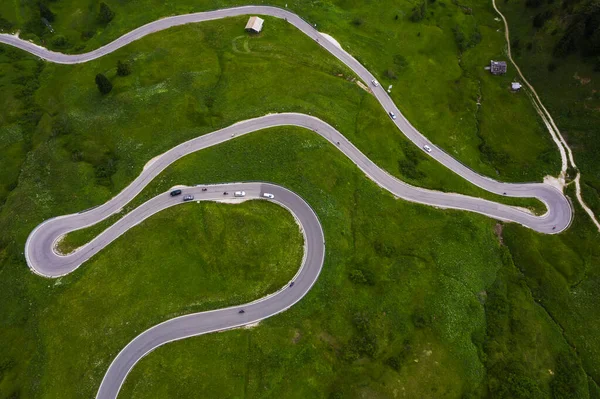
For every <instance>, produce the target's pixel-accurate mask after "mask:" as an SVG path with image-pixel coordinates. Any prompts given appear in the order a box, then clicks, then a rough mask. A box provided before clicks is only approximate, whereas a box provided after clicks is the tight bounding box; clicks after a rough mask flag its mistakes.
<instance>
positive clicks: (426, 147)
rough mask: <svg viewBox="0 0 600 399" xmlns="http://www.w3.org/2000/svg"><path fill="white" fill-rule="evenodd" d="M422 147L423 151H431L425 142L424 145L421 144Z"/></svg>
mask: <svg viewBox="0 0 600 399" xmlns="http://www.w3.org/2000/svg"><path fill="white" fill-rule="evenodd" d="M423 149H424V150H425V151H427V152H431V147H430V146H428V145H427V144H425V145H424V146H423Z"/></svg>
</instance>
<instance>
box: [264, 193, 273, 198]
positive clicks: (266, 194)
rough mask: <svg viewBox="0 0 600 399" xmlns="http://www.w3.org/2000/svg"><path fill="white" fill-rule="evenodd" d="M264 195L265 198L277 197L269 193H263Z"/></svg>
mask: <svg viewBox="0 0 600 399" xmlns="http://www.w3.org/2000/svg"><path fill="white" fill-rule="evenodd" d="M263 197H265V198H270V199H273V198H275V196H274V195H273V194H269V193H264V194H263Z"/></svg>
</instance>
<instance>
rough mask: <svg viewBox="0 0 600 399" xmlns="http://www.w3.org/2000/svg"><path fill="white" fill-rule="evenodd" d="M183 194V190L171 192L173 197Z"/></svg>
mask: <svg viewBox="0 0 600 399" xmlns="http://www.w3.org/2000/svg"><path fill="white" fill-rule="evenodd" d="M179 194H181V190H173V191H171V197H175V196H176V195H179Z"/></svg>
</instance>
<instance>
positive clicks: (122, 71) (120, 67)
mask: <svg viewBox="0 0 600 399" xmlns="http://www.w3.org/2000/svg"><path fill="white" fill-rule="evenodd" d="M129 74H131V66H130V65H129V63H127V62H122V61H120V60H119V61H117V75H119V76H127V75H129Z"/></svg>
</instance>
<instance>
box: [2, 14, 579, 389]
mask: <svg viewBox="0 0 600 399" xmlns="http://www.w3.org/2000/svg"><path fill="white" fill-rule="evenodd" d="M244 14H259V15H270V16H274V17H278V18H285V19H287V21H288V22H290V23H292V24H293V25H294V26H296V27H297V28H298V29H299V30H300V31H302V32H303V33H305V34H306V35H308V36H310V37H312V38H314V39H315V40H316V41H317V42H318V44H319V45H321V46H322V47H324V48H325V49H327V50H328V51H329V52H330V53H331V54H332V55H334V56H335V57H336V58H338V59H339V60H341V61H342V62H344V63H345V64H346V65H347V66H348V67H350V68H351V69H352V70H353V71H354V72H355V73H356V74H357V75H358V76H359V77H360V78H361V79H363V80H364V81H365V82H370V81H371V80H372V79H374V77H373V76H372V75H371V73H370V72H369V71H367V70H366V69H365V68H364V67H363V66H362V65H361V64H360V63H359V62H358V61H356V60H355V59H354V58H353V57H352V56H350V55H349V54H348V53H346V52H345V51H344V50H342V49H341V48H339V47H337V46H336V45H335V44H333V43H332V42H330V41H329V40H327V39H326V38H325V37H324V36H323V35H321V34H320V33H319V32H317V31H316V30H315V29H314V28H313V27H312V26H311V25H310V24H308V23H307V22H305V21H304V20H302V19H301V18H300V17H298V16H297V15H295V14H293V13H291V12H289V11H286V10H283V9H279V8H274V7H267V6H247V7H238V8H230V9H224V10H218V11H210V12H202V13H195V14H189V15H181V16H175V17H169V18H165V19H161V20H158V21H155V22H152V23H150V24H147V25H144V26H142V27H140V28H138V29H136V30H134V31H132V32H130V33H128V34H126V35H124V36H122V37H120V38H119V39H117V40H115V41H114V42H112V43H110V44H108V45H106V46H103V47H101V48H99V49H97V50H94V51H91V52H89V53H86V54H80V55H65V54H60V53H55V52H51V51H49V50H46V49H44V48H42V47H39V46H37V45H35V44H32V43H30V42H26V41H23V40H21V39H19V38H17V37H16V36H12V35H0V42H2V43H6V44H10V45H13V46H15V47H18V48H21V49H23V50H25V51H28V52H30V53H32V54H35V55H37V56H39V57H41V58H43V59H46V60H48V61H50V62H57V63H64V64H74V63H81V62H86V61H90V60H93V59H96V58H98V57H101V56H103V55H105V54H108V53H110V52H112V51H115V50H116V49H118V48H121V47H123V46H125V45H127V44H128V43H131V42H132V41H134V40H137V39H139V38H141V37H143V36H145V35H148V34H150V33H153V32H156V31H159V30H163V29H167V28H169V27H172V26H176V25H182V24H187V23H192V22H201V21H208V20H214V19H219V18H225V17H231V16H237V15H244ZM372 89H373V93H374V95H375V96H376V98H377V99H378V100H379V102H380V104H381V105H382V107H383V108H384V109H385V111H386V112H388V111H392V112H394V113H395V114H396V115H397V116H398V117H397V119H395V120H394V122H395V124H396V126H397V127H398V128H399V129H400V130H401V131H402V132H403V133H404V134H405V135H406V136H407V137H408V138H409V139H410V140H411V141H412V142H413V143H415V144H416V145H417V146H419V148H423V147H424V146H425V145H429V146H430V147H431V148H432V151H431V152H430V153H429V155H431V156H432V157H433V158H435V159H436V160H437V161H439V162H440V163H442V164H443V165H445V166H446V167H448V168H449V169H451V170H452V171H454V172H455V173H457V174H459V175H460V176H462V177H464V178H465V179H467V180H468V181H470V182H471V183H473V184H475V185H477V186H479V187H482V188H484V189H486V190H488V191H490V192H493V193H496V194H501V195H506V196H512V197H531V198H538V199H539V200H541V201H542V202H544V204H546V206H547V208H548V211H547V212H546V214H544V215H542V216H535V215H532V214H530V213H528V212H526V211H524V210H522V209H520V208H516V207H511V206H508V205H503V204H499V203H495V202H492V201H488V200H484V199H481V198H474V197H469V196H464V195H459V194H453V193H442V192H438V191H432V190H426V189H422V188H417V187H413V186H410V185H408V184H406V183H404V182H402V181H400V180H398V179H397V178H395V177H393V176H391V175H390V174H388V173H387V172H386V171H384V170H383V169H381V168H379V167H378V166H377V165H375V163H373V162H372V161H371V160H369V159H368V158H367V157H366V156H365V155H364V154H362V153H361V152H360V151H359V150H358V149H357V148H356V147H355V146H354V145H353V144H352V143H351V142H350V141H349V140H347V139H346V138H345V137H344V136H343V135H342V134H341V133H340V132H338V131H337V130H336V129H335V128H333V127H332V126H331V125H329V124H327V123H326V122H323V121H322V120H320V119H317V118H315V117H312V116H308V115H304V114H297V113H283V114H271V115H266V116H263V117H259V118H255V119H250V120H246V121H243V122H239V123H236V124H234V125H232V126H229V127H226V128H224V129H221V130H218V131H215V132H213V133H210V134H206V135H204V136H201V137H198V138H195V139H192V140H190V141H187V142H185V143H182V144H180V145H178V146H176V147H174V148H172V149H171V150H169V151H167V152H166V153H164V154H162V155H161V156H159V157H157V158H156V159H154V160H153V161H152V162H150V163H149V164H148V165H146V167H145V168H144V170H143V171H142V172H141V173H140V175H139V176H138V177H137V178H136V179H135V180H134V181H133V182H132V183H131V184H130V185H128V186H127V187H126V188H125V189H124V190H123V191H121V192H120V193H119V194H118V195H116V196H115V197H114V198H112V199H111V200H109V201H108V202H106V203H104V204H102V205H100V206H98V207H96V208H92V209H90V210H88V211H84V212H80V213H77V214H73V215H66V216H60V217H56V218H53V219H50V220H47V221H45V222H43V223H42V224H40V225H39V226H38V227H36V228H35V229H34V231H32V232H31V234H30V235H29V237H28V239H27V243H26V246H25V256H26V258H27V264H28V265H29V267H30V268H31V270H32V271H33V272H34V273H37V274H39V275H42V276H45V277H58V276H62V275H65V274H68V273H70V272H72V271H73V270H75V269H76V268H78V267H79V266H80V265H81V264H83V263H84V262H85V261H87V260H88V259H90V258H91V257H92V256H94V255H95V254H97V253H98V252H99V251H101V250H102V249H103V248H105V247H106V246H107V245H108V244H109V243H111V242H112V241H114V240H115V239H117V238H118V237H119V236H120V235H121V234H123V233H124V232H126V231H127V230H128V229H130V228H131V227H133V226H135V225H137V224H139V223H140V222H141V221H143V220H144V219H146V218H148V217H149V216H151V215H153V214H155V213H156V212H160V211H161V210H163V209H165V208H168V207H170V206H174V205H177V204H181V203H183V202H182V201H181V196H176V197H172V196H170V195H169V193H163V194H160V195H158V196H156V197H154V198H152V199H151V200H149V201H147V202H145V203H144V204H142V205H140V206H139V207H137V208H136V209H134V210H133V211H132V212H130V213H128V214H127V215H125V216H124V217H123V218H121V219H120V220H119V221H118V222H116V223H115V224H113V225H112V226H110V227H109V228H108V229H106V230H105V231H104V232H102V233H101V234H100V235H99V236H98V237H96V238H95V239H93V240H92V241H91V242H89V243H88V244H86V245H84V246H83V247H81V248H79V249H78V250H77V251H75V252H74V253H72V254H69V255H66V256H61V255H58V254H57V253H55V251H54V246H55V243H56V241H57V240H58V239H59V238H60V237H62V236H63V235H64V234H67V233H69V232H71V231H74V230H78V229H81V228H84V227H86V226H90V225H93V224H95V223H98V222H99V221H101V220H104V219H106V218H107V217H109V216H110V215H112V214H114V213H116V212H118V211H119V210H120V209H122V208H123V206H125V205H126V204H127V203H128V202H130V201H131V200H132V199H133V198H134V197H135V196H136V195H137V194H139V193H140V192H141V191H142V190H143V188H144V187H146V186H147V185H148V183H149V182H150V181H152V179H154V178H155V177H156V176H157V175H158V174H160V173H161V172H162V171H163V170H165V169H166V168H167V167H168V166H169V165H170V164H172V163H173V162H175V161H176V160H178V159H180V158H182V157H184V156H186V155H187V154H190V153H192V152H195V151H199V150H202V149H204V148H208V147H211V146H214V145H218V144H220V143H223V142H225V141H228V140H232V139H235V138H236V137H239V136H241V135H244V134H249V133H251V132H254V131H257V130H262V129H265V128H269V127H274V126H299V127H302V128H306V129H309V130H312V131H314V132H315V133H317V134H319V135H321V136H322V137H324V138H325V139H327V140H328V141H329V142H331V143H332V145H333V146H335V147H336V148H338V149H339V150H340V151H341V152H342V153H343V154H344V155H346V156H347V157H348V158H349V159H350V160H352V161H353V162H354V163H355V164H356V165H357V166H358V167H359V168H360V169H361V170H362V171H363V172H364V173H365V174H366V175H367V176H368V177H369V178H370V179H371V180H373V181H374V182H375V183H377V184H378V185H379V186H381V187H382V188H384V189H386V190H387V191H389V192H390V193H392V194H393V195H395V196H396V197H399V198H403V199H406V200H408V201H412V202H417V203H422V204H427V205H432V206H436V207H439V208H454V209H461V210H466V211H472V212H477V213H481V214H484V215H487V216H490V217H493V218H496V219H500V220H504V221H511V222H516V223H520V224H522V225H524V226H526V227H529V228H531V229H533V230H535V231H538V232H541V233H558V232H560V231H563V230H564V229H566V228H567V227H568V226H569V224H570V222H571V219H572V209H571V206H570V203H569V201H568V199H567V198H566V197H565V196H564V195H563V193H562V192H560V191H559V190H558V189H556V188H554V187H553V186H550V185H547V184H543V183H524V184H509V183H502V182H498V181H495V180H492V179H490V178H488V177H485V176H481V175H479V174H477V173H476V172H474V171H472V170H471V169H469V168H468V167H466V166H464V165H462V164H461V163H460V162H458V161H456V160H455V159H453V158H452V157H451V156H449V155H448V154H446V153H445V152H444V151H442V150H441V149H439V148H437V147H436V146H434V145H433V144H432V143H431V142H430V141H429V140H427V138H425V137H424V136H423V135H422V134H420V133H419V132H418V131H417V130H416V129H415V128H414V127H413V126H412V125H411V124H410V123H409V122H408V121H407V120H406V119H405V118H404V117H403V116H402V114H401V113H400V111H399V110H398V108H397V107H396V106H395V105H394V103H393V102H392V100H391V98H390V97H389V96H388V94H387V93H386V92H385V90H384V89H383V88H381V87H373V88H372ZM203 188H204V189H206V190H205V191H203V190H202V189H203ZM182 190H183V191H184V194H193V195H194V196H195V197H196V200H206V201H222V200H224V199H227V200H228V201H237V202H239V201H242V200H247V199H264V200H269V201H273V202H275V203H277V204H279V205H281V206H283V207H285V208H287V209H288V210H289V211H290V212H291V213H292V214H293V215H294V216H295V218H296V219H297V221H298V223H299V224H300V226H301V229H302V232H303V235H304V240H305V256H304V259H303V261H302V265H301V267H300V270H299V271H298V274H297V275H296V277H294V286H293V287H291V286H290V285H286V286H285V287H283V288H282V289H281V290H280V291H278V292H277V293H275V294H272V295H269V296H268V297H265V298H262V299H259V300H257V301H255V302H253V303H250V304H245V305H242V306H237V307H232V308H226V309H219V310H215V311H210V312H202V313H197V314H191V315H187V316H182V317H178V318H175V319H171V320H168V321H166V322H164V323H162V324H159V325H156V326H154V327H152V328H150V329H149V330H147V331H145V332H143V333H142V334H140V335H139V336H137V337H136V338H135V339H134V340H133V341H131V342H130V343H129V344H128V345H127V346H126V347H125V348H124V349H123V350H122V351H121V352H120V353H119V354H118V355H117V357H116V358H115V359H114V361H113V362H112V364H111V365H110V367H109V369H108V371H107V373H106V375H105V376H104V379H103V381H102V384H101V386H100V389H99V391H98V394H97V398H102V399H104V398H116V397H117V395H118V392H119V390H120V388H121V385H122V384H123V382H124V380H125V378H126V376H127V374H128V373H129V371H130V370H131V368H132V367H133V366H134V365H135V363H136V362H137V361H139V360H140V359H141V358H142V357H143V356H144V355H145V354H147V353H148V352H150V351H151V350H153V349H155V348H157V347H158V346H160V345H163V344H165V343H167V342H171V341H173V340H177V339H182V338H186V337H189V336H193V335H200V334H205V333H208V332H212V331H220V330H225V329H230V328H236V327H239V326H242V325H246V324H250V323H255V322H257V321H259V320H262V319H264V318H267V317H270V316H272V315H274V314H277V313H279V312H282V311H284V310H286V309H288V308H289V307H290V306H292V305H293V304H295V303H296V302H297V301H299V300H300V299H301V298H302V297H303V296H304V295H305V294H306V293H307V292H308V291H309V290H310V288H311V287H312V285H313V284H314V283H315V281H316V279H317V278H318V275H319V273H320V271H321V268H322V266H323V259H324V254H325V243H324V235H323V231H322V227H321V224H320V223H319V220H318V218H317V216H316V214H315V213H314V212H313V211H312V209H311V208H310V206H309V205H308V204H307V203H306V202H305V201H304V200H302V198H300V197H299V196H298V195H296V194H294V193H292V192H291V191H289V190H287V189H285V188H283V187H280V186H277V185H273V184H267V183H230V184H225V185H209V186H195V187H185V188H182ZM236 190H244V191H246V197H244V198H243V199H239V198H238V199H232V198H231V194H230V195H228V196H225V195H223V192H224V191H228V192H230V193H233V192H234V191H236ZM266 192H268V193H271V194H273V195H274V198H273V199H268V198H265V197H264V196H263V194H264V193H266ZM241 308H243V309H244V310H245V313H242V314H240V313H238V311H239V309H241Z"/></svg>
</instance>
